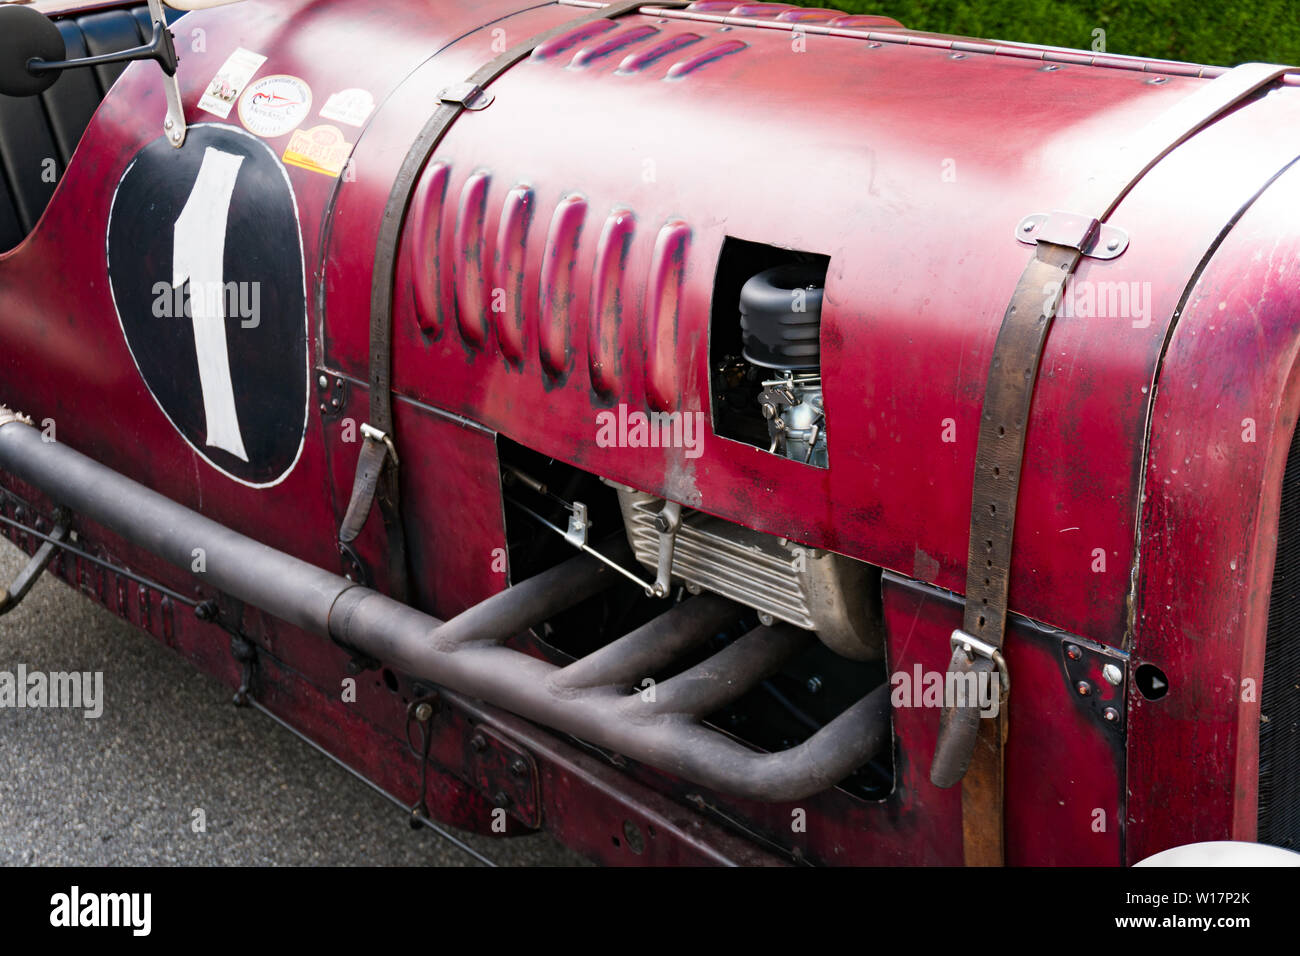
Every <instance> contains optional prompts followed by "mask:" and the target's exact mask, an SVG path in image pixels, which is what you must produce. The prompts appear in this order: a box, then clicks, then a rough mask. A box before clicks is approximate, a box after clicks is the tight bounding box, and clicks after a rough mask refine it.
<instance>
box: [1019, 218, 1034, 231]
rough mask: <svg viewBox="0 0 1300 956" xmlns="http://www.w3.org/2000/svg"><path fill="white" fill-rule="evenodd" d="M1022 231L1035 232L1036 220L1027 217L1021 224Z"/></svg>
mask: <svg viewBox="0 0 1300 956" xmlns="http://www.w3.org/2000/svg"><path fill="white" fill-rule="evenodd" d="M1020 231H1021V232H1033V231H1034V221H1033V220H1032V219H1026V220H1025V221H1024V222H1022V223H1021V224H1020Z"/></svg>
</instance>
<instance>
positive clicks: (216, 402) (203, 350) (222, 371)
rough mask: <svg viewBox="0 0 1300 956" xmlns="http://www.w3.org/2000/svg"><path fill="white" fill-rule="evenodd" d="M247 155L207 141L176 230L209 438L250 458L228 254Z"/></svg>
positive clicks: (177, 275)
mask: <svg viewBox="0 0 1300 956" xmlns="http://www.w3.org/2000/svg"><path fill="white" fill-rule="evenodd" d="M243 162H244V157H242V156H234V155H231V154H230V153H223V152H222V151H221V150H219V149H213V148H212V147H208V149H207V151H206V152H205V153H204V154H203V165H202V166H201V167H200V168H199V175H198V178H197V179H195V180H194V189H193V190H192V191H191V192H190V198H189V199H188V200H186V202H185V208H184V209H182V210H181V214H180V217H179V218H178V219H177V220H176V226H175V229H174V232H173V251H172V287H173V288H179V287H180V286H182V285H184V284H185V280H186V279H188V280H189V282H190V316H191V318H192V319H193V322H194V351H195V356H196V358H197V359H198V363H199V387H200V388H201V389H202V390H203V413H204V416H205V417H206V418H207V431H208V444H209V445H211V446H213V447H216V448H222V449H225V450H226V451H228V452H230V453H231V454H232V455H237V456H238V457H240V458H242V459H243V460H244V461H248V453H247V452H245V451H244V439H243V436H242V435H241V434H240V432H239V418H238V416H237V415H236V413H235V391H234V386H233V384H232V383H231V381H230V357H229V355H228V353H227V351H226V308H225V301H226V297H225V277H224V275H223V272H224V260H225V255H226V219H227V217H228V215H229V213H230V197H231V195H232V194H233V193H234V191H235V180H236V179H237V178H238V176H239V167H240V165H241V164H242V163H243Z"/></svg>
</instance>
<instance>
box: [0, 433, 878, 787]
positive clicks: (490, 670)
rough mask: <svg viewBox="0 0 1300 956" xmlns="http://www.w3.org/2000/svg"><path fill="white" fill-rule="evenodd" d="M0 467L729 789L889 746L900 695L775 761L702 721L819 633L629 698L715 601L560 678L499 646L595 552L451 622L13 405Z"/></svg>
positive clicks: (218, 578)
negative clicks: (289, 550) (250, 527)
mask: <svg viewBox="0 0 1300 956" xmlns="http://www.w3.org/2000/svg"><path fill="white" fill-rule="evenodd" d="M0 468H3V469H4V470H5V471H7V472H9V473H10V474H12V475H14V476H15V477H17V478H19V479H21V480H22V481H24V482H26V483H28V484H29V485H32V486H34V487H36V488H38V489H40V490H41V491H42V492H43V493H45V494H46V495H47V496H49V497H50V498H51V499H52V500H53V501H54V502H55V503H56V504H58V505H61V506H63V507H66V508H68V509H70V510H71V511H73V512H74V513H77V514H81V515H84V516H85V517H86V518H89V519H90V520H92V521H94V522H96V523H98V524H100V525H102V526H103V527H105V528H107V529H108V530H109V531H111V532H113V533H114V534H116V535H118V536H119V537H120V538H122V539H123V540H125V541H128V542H130V543H131V544H133V545H135V546H137V547H139V548H142V549H144V550H146V551H149V552H150V553H152V554H155V555H157V556H158V557H160V558H162V559H163V560H165V561H167V562H168V563H170V564H172V565H175V566H176V567H178V568H181V569H183V570H188V569H189V568H190V566H191V561H192V558H193V552H194V549H195V548H202V549H203V550H204V552H205V556H206V558H205V560H206V570H205V572H204V574H203V580H204V583H205V585H207V586H210V587H213V588H216V589H217V590H219V591H221V592H224V593H225V594H228V595H230V596H231V597H234V598H237V599H238V600H241V601H244V602H245V603H248V604H252V605H254V606H256V607H258V608H261V609H262V610H264V611H266V612H267V613H269V614H272V615H274V616H275V617H278V618H280V619H281V620H284V621H286V622H288V623H290V624H293V625H294V626H296V627H299V628H301V629H303V630H306V631H310V632H312V633H314V634H317V635H320V636H322V637H328V638H330V639H331V640H334V641H336V642H337V643H339V644H340V645H342V646H344V647H346V648H348V649H350V650H353V651H356V652H359V653H361V654H365V655H367V656H369V657H372V658H374V659H376V660H379V661H382V662H384V663H385V664H386V665H388V666H391V667H394V668H396V669H398V670H402V671H405V672H406V673H408V674H410V675H411V676H413V677H416V678H418V679H421V680H424V681H428V682H431V683H434V684H439V685H442V686H445V687H448V688H451V689H452V690H455V691H458V692H460V693H463V694H467V695H470V696H474V697H478V698H481V699H482V700H485V701H487V702H488V703H491V704H495V705H497V706H500V707H503V708H505V709H506V710H510V711H513V712H514V713H517V714H519V715H521V716H523V717H526V718H528V719H530V720H535V721H537V722H539V723H542V724H545V725H547V726H550V727H552V728H554V729H556V730H559V731H561V732H564V733H569V734H573V735H574V736H577V737H580V738H582V739H584V740H587V741H589V742H591V743H593V744H596V745H597V746H600V747H604V748H607V749H610V750H613V751H616V752H618V753H620V754H623V755H625V756H627V757H630V758H632V759H633V760H637V761H640V762H642V763H645V764H648V765H649V766H652V767H656V768H658V769H660V770H663V771H665V772H667V773H671V774H674V775H676V776H679V777H682V778H684V779H686V780H689V781H691V782H693V783H696V784H699V785H701V786H704V787H707V788H710V789H712V790H715V791H718V792H720V793H725V794H730V795H733V796H737V797H741V798H745V799H750V800H762V801H786V800H796V799H801V798H803V797H806V796H810V795H811V794H814V793H817V792H819V791H821V790H824V789H826V788H827V787H830V786H833V785H834V784H836V783H837V782H839V781H840V780H842V779H844V777H846V776H848V775H849V774H850V773H852V772H853V771H854V770H855V769H857V768H858V767H860V766H861V765H863V764H864V763H866V762H867V761H868V760H870V759H871V758H872V757H873V756H875V755H876V754H877V753H878V752H880V751H881V750H882V749H883V748H884V747H885V746H886V744H887V741H888V739H889V713H890V710H889V685H888V684H882V685H880V686H879V687H877V688H875V689H874V690H873V691H872V692H871V693H869V694H867V695H866V696H865V697H863V698H862V699H861V700H860V701H858V703H856V704H854V705H853V706H851V707H850V708H849V709H848V710H846V711H844V712H843V713H842V714H840V715H839V716H838V717H836V718H835V719H834V720H832V721H831V722H830V723H828V724H826V725H825V726H824V727H822V728H821V729H820V730H818V731H817V733H815V734H814V735H813V736H812V737H810V738H808V739H807V740H805V741H804V742H803V743H801V744H799V745H797V746H795V747H792V748H790V749H788V750H783V751H779V752H775V753H762V752H758V751H754V750H751V749H749V748H748V747H746V746H744V745H743V744H741V743H740V742H738V741H736V740H733V739H732V738H730V737H728V736H726V735H724V734H722V733H720V732H718V731H717V730H714V729H712V728H710V727H708V726H706V725H705V724H703V723H701V721H702V719H703V718H704V717H706V716H707V715H709V714H710V713H713V712H715V711H717V710H718V709H720V708H721V707H722V706H724V705H725V704H727V703H729V702H731V701H733V700H735V699H736V698H737V697H739V696H741V695H742V694H743V693H744V692H745V691H747V690H748V689H750V688H752V687H754V686H756V685H757V684H758V682H759V681H761V680H763V679H765V678H766V677H767V676H769V675H770V674H771V673H772V672H773V671H775V670H776V669H777V668H778V667H779V666H780V664H781V663H782V662H783V661H784V660H785V659H786V658H787V657H788V656H789V655H790V654H792V653H794V652H796V651H797V650H798V649H799V647H800V646H801V645H802V643H803V641H804V640H806V638H807V636H808V635H807V632H802V631H798V630H797V629H795V628H791V627H789V626H784V625H783V626H778V627H775V628H757V629H755V630H754V631H751V632H750V633H749V634H747V635H745V636H743V637H742V638H740V639H739V640H738V641H736V642H734V643H733V644H731V645H730V646H728V647H726V648H724V649H723V650H721V651H719V652H718V653H717V654H715V655H714V656H713V657H711V658H709V659H708V660H706V661H705V662H704V663H702V664H698V665H696V666H695V667H693V668H691V669H689V670H687V671H685V672H683V673H682V674H679V675H678V676H677V677H674V678H672V679H671V680H669V681H666V682H665V683H664V684H662V685H661V686H660V687H659V688H657V693H656V694H654V695H651V696H650V698H649V699H647V698H645V697H643V694H642V693H639V692H637V691H636V690H631V692H629V685H633V686H635V685H636V684H637V681H638V680H639V679H641V678H643V677H649V676H650V673H649V672H646V671H648V670H649V669H651V668H653V669H655V670H657V669H659V668H662V667H664V666H666V665H668V664H670V663H671V662H672V660H673V659H676V658H677V657H678V656H679V655H680V654H681V653H683V652H689V651H690V650H691V649H692V648H694V647H697V646H699V645H700V644H702V643H704V642H705V641H707V639H708V638H709V637H710V636H712V635H713V634H714V633H716V631H717V630H718V629H719V628H720V627H724V626H726V625H727V624H729V623H732V622H734V621H735V620H736V619H737V618H738V616H739V614H740V609H739V608H738V607H736V606H735V605H731V604H729V602H726V601H723V600H721V599H719V598H715V597H711V596H707V595H706V596H701V597H696V598H691V599H689V600H687V601H686V602H683V604H681V605H678V606H677V607H675V608H673V609H672V610H669V611H667V612H666V613H665V614H664V615H662V616H661V617H659V618H657V619H656V620H654V621H651V622H650V623H649V624H646V625H644V626H643V627H641V628H639V629H638V630H637V631H634V632H632V633H631V634H629V635H627V636H626V637H624V638H622V639H620V640H619V641H615V642H614V643H612V644H609V645H607V646H606V647H604V648H602V649H601V650H598V651H595V652H593V653H592V654H591V655H588V656H587V657H586V658H583V659H582V660H579V661H576V662H575V663H573V664H571V665H569V666H568V667H564V668H561V667H556V666H555V665H553V664H549V663H547V662H545V661H540V660H537V659H536V658H533V657H529V656H528V655H526V654H522V653H520V652H518V651H515V650H512V649H510V648H508V647H504V646H502V643H503V642H504V641H506V640H508V639H509V638H511V637H513V636H514V635H516V634H520V633H522V632H523V631H526V630H527V629H528V628H530V627H533V626H535V625H537V624H540V623H541V622H543V621H545V620H547V619H548V618H550V617H552V616H554V615H555V614H557V613H559V612H561V611H563V610H565V609H566V608H569V607H572V606H574V605H576V604H578V603H580V602H581V601H583V600H585V599H586V598H588V597H591V596H593V595H595V594H598V593H600V592H601V591H602V590H604V589H605V588H607V587H609V586H611V585H612V584H614V583H615V582H616V581H617V580H618V576H617V574H616V572H614V571H613V570H612V569H610V568H609V567H608V566H607V565H605V564H603V563H601V562H600V561H597V560H596V559H594V558H591V557H589V556H587V555H578V556H577V557H574V558H572V559H570V560H569V561H567V562H565V563H563V564H561V565H559V566H557V567H555V568H552V569H551V570H549V571H546V572H544V573H542V574H539V575H536V576H535V577H532V578H529V579H528V580H526V581H523V582H521V583H519V584H516V585H514V586H512V587H510V588H507V589H506V590H505V591H502V592H500V593H499V594H496V595H494V596H492V597H490V598H488V599H487V600H485V601H482V602H480V603H479V604H477V605H475V606H474V607H472V608H470V609H469V610H467V611H465V612H463V613H462V614H459V615H457V616H456V617H454V618H452V619H451V620H450V621H447V622H442V621H439V620H438V619H436V618H434V617H431V616H430V615H428V614H425V613H423V612H421V611H419V610H416V609H415V608H412V607H410V606H409V605H406V604H402V603H400V602H398V601H394V600H392V599H391V598H388V597H385V596H384V595H382V594H380V593H378V592H377V591H373V590H371V589H369V588H365V587H361V586H360V585H357V584H354V583H353V582H351V581H349V580H347V579H346V578H343V577H341V576H340V575H337V574H333V573H331V572H329V571H325V570H323V569H321V568H318V567H316V566H314V565H311V564H308V563H307V562H305V561H301V560H299V559H297V558H295V557H293V556H292V555H289V554H286V553H284V552H283V551H279V550H276V549H275V548H271V547H268V546H267V545H265V544H262V543H260V542H258V541H254V540H253V539H252V538H249V537H247V536H245V535H242V534H239V533H238V532H236V531H233V530H232V529H230V528H227V527H226V526H224V525H221V524H218V523H217V522H215V521H212V520H211V519H209V518H205V517H203V516H202V515H200V514H198V513H197V512H195V511H192V510H190V509H189V508H186V507H184V506H183V505H180V504H177V503H176V502H174V501H172V500H171V499H169V498H167V497H165V496H163V495H160V494H158V493H157V492H155V491H152V490H150V489H149V488H146V487H145V486H144V485H141V484H139V483H138V482H136V481H133V480H131V479H130V478H127V477H126V476H124V475H122V474H119V473H118V472H115V471H113V470H112V469H110V468H107V467H106V466H104V465H101V464H99V463H98V462H96V461H93V460H92V459H90V458H87V457H86V456H85V455H82V454H80V453H78V452H76V451H73V450H72V449H71V448H68V447H67V446H66V445H62V444H59V443H57V442H46V441H44V440H43V439H42V436H41V434H40V432H38V431H37V430H36V429H34V428H32V427H30V423H29V422H27V421H26V420H24V419H22V418H20V417H19V416H17V415H15V414H14V413H12V412H10V411H9V410H8V409H3V408H0ZM620 547H626V545H625V542H621V541H620ZM643 669H644V670H643ZM639 670H640V671H641V672H640V673H638V671H639Z"/></svg>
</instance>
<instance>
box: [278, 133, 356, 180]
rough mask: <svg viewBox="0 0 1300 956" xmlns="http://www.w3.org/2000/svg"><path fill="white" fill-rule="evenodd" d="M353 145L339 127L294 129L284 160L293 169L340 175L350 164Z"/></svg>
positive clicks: (285, 149)
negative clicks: (298, 167)
mask: <svg viewBox="0 0 1300 956" xmlns="http://www.w3.org/2000/svg"><path fill="white" fill-rule="evenodd" d="M352 146H353V144H352V143H349V142H348V141H347V140H345V139H344V138H343V131H342V130H340V129H339V128H338V127H337V126H313V127H312V128H311V129H299V130H294V133H293V135H292V136H291V137H289V145H288V146H286V147H285V148H284V157H283V159H284V161H285V162H286V163H288V164H289V165H290V166H300V167H302V168H303V169H310V170H311V171H312V172H314V173H324V174H325V175H326V176H337V175H338V174H339V173H341V172H343V167H344V166H346V165H347V161H348V154H350V153H351V152H352Z"/></svg>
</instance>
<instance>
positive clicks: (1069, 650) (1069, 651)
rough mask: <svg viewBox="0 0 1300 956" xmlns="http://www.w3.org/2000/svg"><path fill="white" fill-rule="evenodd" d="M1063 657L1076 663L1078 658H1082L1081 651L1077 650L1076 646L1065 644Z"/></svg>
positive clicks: (1077, 646)
mask: <svg viewBox="0 0 1300 956" xmlns="http://www.w3.org/2000/svg"><path fill="white" fill-rule="evenodd" d="M1065 656H1066V657H1068V658H1069V659H1070V660H1072V661H1077V660H1078V659H1079V658H1080V657H1082V656H1083V651H1081V650H1079V645H1078V644H1066V645H1065Z"/></svg>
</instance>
